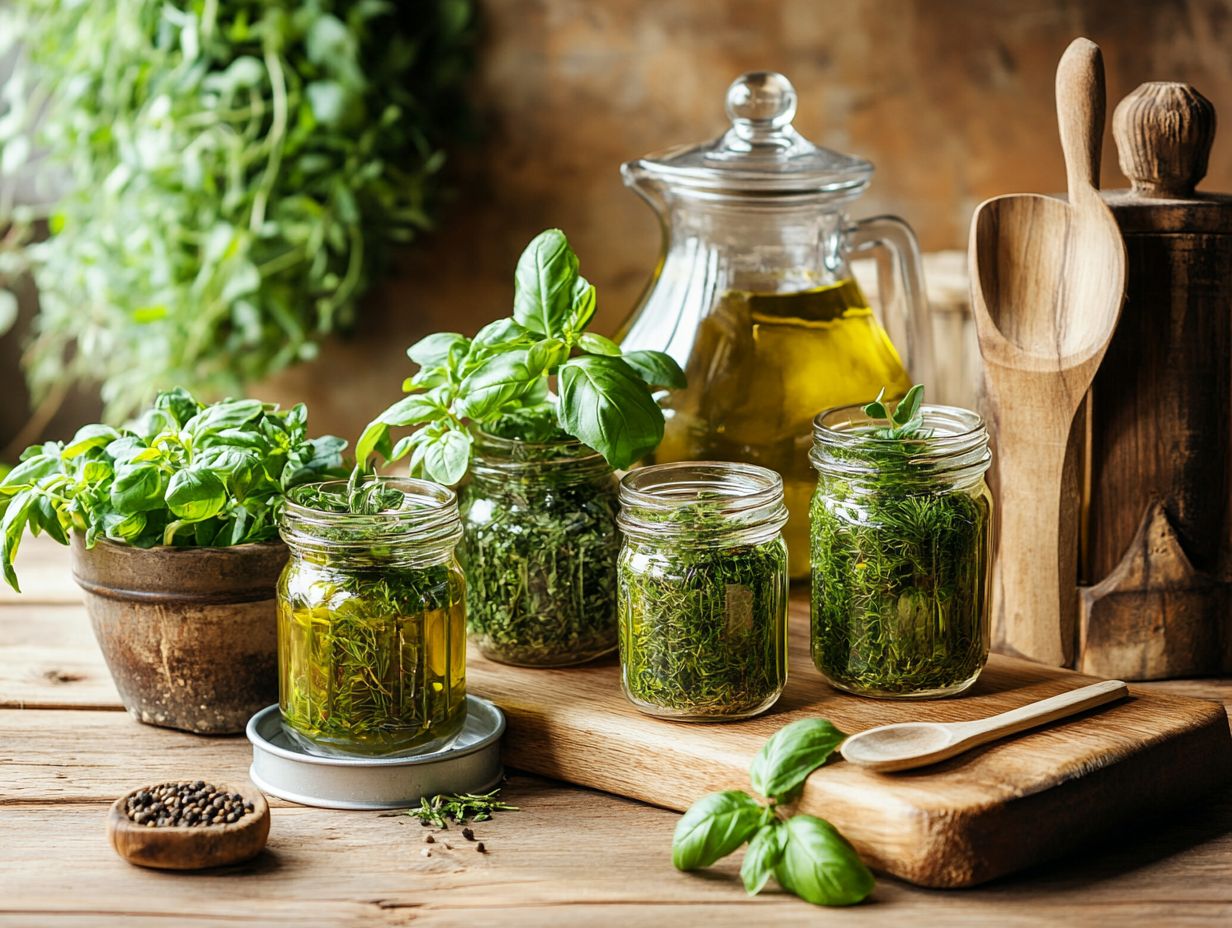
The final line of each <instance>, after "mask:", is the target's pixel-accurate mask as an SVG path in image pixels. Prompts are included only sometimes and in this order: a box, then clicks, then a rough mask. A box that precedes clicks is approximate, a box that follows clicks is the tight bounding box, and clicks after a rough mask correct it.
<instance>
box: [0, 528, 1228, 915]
mask: <svg viewBox="0 0 1232 928" xmlns="http://www.w3.org/2000/svg"><path fill="white" fill-rule="evenodd" d="M18 566H19V573H20V576H21V578H22V580H23V585H24V589H25V590H26V592H25V593H24V594H23V595H22V596H17V595H16V594H12V593H11V592H9V591H8V590H7V588H5V592H4V593H3V594H0V925H32V926H36V925H37V926H41V925H53V926H61V925H83V926H86V925H88V926H109V925H117V926H118V925H126V926H127V925H151V924H167V925H190V926H196V925H238V924H259V925H280V924H295V925H318V924H320V925H356V926H359V925H363V926H380V925H415V926H442V925H457V926H488V925H493V926H496V925H501V926H503V925H515V926H520V925H525V926H556V925H562V926H563V925H582V926H585V928H598V926H607V925H611V926H620V928H626V926H631V925H638V926H642V925H645V926H655V925H660V924H671V925H679V926H693V925H704V926H706V928H723V926H729V925H730V926H742V928H743V926H757V925H769V924H774V925H782V926H791V925H818V924H825V925H828V926H847V925H894V926H899V925H911V926H913V928H917V926H918V928H928V926H967V925H996V926H1026V925H1040V926H1043V925H1048V926H1053V925H1095V924H1099V925H1101V926H1111V925H1143V926H1145V925H1152V926H1156V925H1159V926H1182V925H1195V924H1220V925H1228V924H1232V797H1228V796H1224V797H1222V798H1221V799H1220V800H1219V801H1218V802H1217V803H1216V804H1214V805H1207V806H1206V807H1203V808H1196V809H1193V810H1191V811H1189V812H1187V813H1185V814H1183V815H1181V816H1174V817H1173V818H1172V819H1171V820H1168V821H1163V822H1160V821H1150V820H1149V817H1148V816H1149V811H1150V810H1145V809H1144V810H1143V821H1142V822H1141V823H1139V824H1137V825H1135V826H1134V827H1133V828H1132V829H1128V830H1125V831H1122V832H1121V833H1119V834H1115V835H1111V836H1109V837H1108V838H1107V839H1106V840H1103V841H1101V842H1100V844H1099V845H1096V846H1091V847H1089V848H1088V849H1087V850H1085V851H1084V852H1082V853H1081V854H1079V855H1074V856H1071V857H1068V858H1065V859H1062V860H1058V861H1055V862H1053V863H1050V864H1048V865H1046V866H1043V867H1040V868H1037V869H1035V870H1033V871H1029V872H1027V873H1023V874H1020V875H1018V876H1015V877H1012V878H1007V879H1003V880H1000V881H997V882H995V883H991V884H988V885H985V886H982V887H978V888H976V889H969V890H958V891H935V890H933V891H930V890H923V889H919V888H916V887H913V886H909V885H907V884H904V883H901V882H898V881H895V880H893V879H889V878H882V879H880V880H879V881H878V884H877V889H876V890H875V891H874V893H873V896H872V898H871V900H870V901H869V902H867V903H865V904H863V905H861V906H858V907H856V908H853V909H842V910H838V909H834V910H827V911H819V910H818V909H816V908H814V907H812V906H809V905H807V904H806V903H804V902H801V901H800V900H798V899H796V898H794V897H792V896H789V895H787V894H785V893H783V892H781V891H779V890H777V889H776V888H773V887H771V888H768V889H767V890H765V891H763V893H762V895H761V896H759V897H757V898H754V899H749V898H748V897H746V896H745V894H744V891H743V889H742V888H741V886H740V882H739V878H738V875H737V874H738V865H739V855H736V856H735V858H734V859H729V860H728V861H726V862H724V863H723V864H722V865H720V866H718V867H716V868H714V869H713V871H710V872H706V873H702V874H683V873H677V872H676V871H675V870H674V869H673V868H672V865H671V854H670V845H671V836H672V830H673V828H674V827H675V823H676V819H677V815H676V814H675V813H672V812H667V811H664V810H662V809H656V808H653V807H651V806H646V805H642V804H640V803H637V802H632V801H628V800H624V799H619V798H616V797H613V796H609V795H606V794H603V793H596V792H592V791H589V790H585V789H579V788H576V787H572V786H568V785H565V784H561V783H556V782H551V781H547V780H542V779H539V778H535V777H529V776H524V775H518V774H516V773H515V774H512V775H511V776H510V778H509V782H508V783H507V785H506V787H505V790H504V796H505V798H506V799H508V800H509V801H510V802H513V803H514V804H515V805H518V806H520V807H521V809H522V811H521V812H516V813H507V814H504V815H500V816H498V817H497V818H496V819H495V820H494V821H491V822H485V823H482V824H481V825H479V826H477V827H476V832H477V833H478V837H479V838H480V839H481V840H483V841H484V842H485V844H486V846H487V848H488V850H489V853H487V854H484V855H481V854H478V853H476V852H475V850H474V849H473V846H469V845H468V844H467V842H465V841H462V840H460V836H457V835H456V829H455V831H454V834H455V837H458V838H459V840H456V841H450V842H449V843H450V844H452V845H453V847H452V849H451V850H447V849H445V848H444V846H443V844H442V843H440V842H439V840H438V843H436V844H434V845H432V846H431V848H432V856H431V857H427V858H425V857H423V856H422V855H421V853H420V851H421V850H422V848H423V847H425V845H424V844H423V836H424V834H425V833H426V831H427V830H426V829H424V828H422V827H421V826H420V825H419V824H418V822H416V821H415V820H413V819H410V818H407V817H405V816H391V815H389V814H382V813H375V812H336V811H326V810H322V809H311V808H305V807H301V806H295V805H292V804H290V803H285V802H282V801H280V800H272V801H271V806H272V809H273V823H272V828H271V831H270V841H269V847H268V849H267V850H266V851H265V853H264V854H262V855H261V856H260V857H258V858H257V859H255V860H254V861H252V862H250V863H248V864H245V865H241V866H238V867H233V868H228V869H226V870H222V871H216V872H211V873H201V874H174V873H163V872H156V871H149V870H142V869H139V868H136V867H132V866H129V865H128V864H126V863H124V862H123V861H121V860H120V859H119V858H118V857H117V856H116V855H115V854H114V853H113V852H112V850H111V848H110V846H109V845H108V843H107V838H106V834H105V828H104V822H105V817H106V812H107V808H108V806H109V805H110V803H111V802H112V801H113V800H114V799H115V798H116V797H117V796H119V795H120V794H121V793H123V792H125V791H126V790H127V789H129V788H131V787H133V786H136V785H140V784H142V783H146V782H150V781H157V780H159V779H162V778H168V779H171V778H181V777H186V776H191V777H194V778H196V777H200V778H204V779H212V780H216V781H232V782H235V781H241V780H242V778H244V777H245V776H246V772H247V769H248V764H249V761H250V758H251V752H250V748H249V745H248V742H247V741H246V740H244V739H243V738H242V737H234V738H203V737H197V736H193V735H188V734H184V733H180V732H174V731H168V730H164V729H159V728H152V727H150V726H146V725H141V724H139V723H137V722H136V721H134V720H133V719H131V718H130V717H129V716H128V715H127V714H126V713H124V712H123V711H122V710H121V707H120V703H119V700H118V698H117V696H116V693H115V689H114V688H113V686H112V684H111V680H110V677H109V676H108V674H107V670H106V667H105V666H104V665H103V662H102V658H101V656H100V655H99V653H98V649H97V648H96V646H95V644H94V640H93V637H92V635H91V633H90V628H89V621H88V619H87V618H86V616H85V612H84V609H83V608H82V606H81V605H80V600H79V596H78V593H77V590H76V587H75V586H74V585H73V582H72V579H71V577H70V576H69V570H68V558H67V555H66V552H65V551H63V550H62V549H59V548H57V547H55V546H54V545H50V544H38V543H30V544H28V547H27V548H25V549H23V552H22V556H21V558H20V560H19V565H18ZM797 621H798V617H797ZM1155 685H1157V686H1159V687H1160V688H1162V689H1167V690H1169V691H1171V692H1182V693H1187V694H1189V695H1197V696H1207V697H1209V698H1215V699H1222V700H1223V701H1224V702H1225V704H1228V703H1232V680H1220V681H1178V682H1170V683H1164V684H1155ZM446 840H448V839H447V838H446Z"/></svg>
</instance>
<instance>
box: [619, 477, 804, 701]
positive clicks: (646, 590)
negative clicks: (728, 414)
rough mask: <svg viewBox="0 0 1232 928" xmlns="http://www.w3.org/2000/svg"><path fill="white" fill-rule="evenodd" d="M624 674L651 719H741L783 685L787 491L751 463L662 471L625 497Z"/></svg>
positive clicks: (637, 482)
mask: <svg viewBox="0 0 1232 928" xmlns="http://www.w3.org/2000/svg"><path fill="white" fill-rule="evenodd" d="M620 501H621V511H620V528H621V531H623V532H624V537H625V541H624V547H623V548H622V550H621V555H620V570H619V587H618V589H619V607H620V666H621V682H622V685H623V687H624V691H625V695H626V696H627V697H628V698H629V699H630V701H632V703H633V704H634V705H635V706H637V707H638V708H639V709H641V710H642V711H643V712H646V713H648V714H650V715H655V716H660V717H663V718H673V719H682V720H699V721H702V720H710V721H717V720H724V719H742V718H748V717H750V716H754V715H757V714H758V713H760V712H764V711H765V710H766V709H768V708H770V706H772V705H773V704H774V702H775V700H777V699H778V698H779V694H780V693H781V692H782V691H783V685H784V684H785V683H786V681H787V592H788V589H787V587H788V579H787V577H788V575H787V545H786V543H785V542H784V541H783V533H782V530H783V526H784V525H785V524H786V522H787V508H786V506H785V505H784V503H783V480H782V478H781V477H780V476H779V475H778V474H776V473H775V472H774V471H771V470H767V469H766V468H764V467H756V466H754V465H751V464H729V463H720V462H697V463H673V464H658V465H654V466H652V467H644V468H641V469H639V470H635V471H633V472H632V473H630V474H628V475H626V476H625V478H624V480H623V481H622V482H621V488H620Z"/></svg>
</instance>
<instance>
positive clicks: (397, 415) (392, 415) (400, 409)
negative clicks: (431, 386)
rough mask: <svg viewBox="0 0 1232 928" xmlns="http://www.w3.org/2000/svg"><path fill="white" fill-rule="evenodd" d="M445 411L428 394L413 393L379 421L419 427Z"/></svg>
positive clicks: (381, 416)
mask: <svg viewBox="0 0 1232 928" xmlns="http://www.w3.org/2000/svg"><path fill="white" fill-rule="evenodd" d="M442 412H444V410H442V409H441V407H440V404H439V403H436V402H435V401H434V400H433V398H432V397H430V396H429V395H428V394H426V393H412V394H411V395H410V396H404V397H403V398H402V399H400V400H398V402H396V403H394V404H393V405H392V406H390V407H389V408H388V409H386V410H385V411H384V412H383V413H381V414H380V416H378V417H377V419H378V421H380V422H384V423H386V424H387V425H418V424H419V423H421V422H427V421H428V420H429V419H434V418H436V417H437V416H439V415H440V414H441V413H442Z"/></svg>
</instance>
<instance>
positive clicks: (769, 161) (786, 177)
mask: <svg viewBox="0 0 1232 928" xmlns="http://www.w3.org/2000/svg"><path fill="white" fill-rule="evenodd" d="M795 115H796V88H795V87H793V86H792V84H791V81H789V80H788V79H787V78H786V77H784V76H783V75H782V74H779V73H777V72H775V71H750V72H749V73H747V74H742V75H741V76H740V77H738V78H736V80H734V81H733V82H732V85H731V86H730V87H729V88H728V89H727V116H728V118H729V119H731V124H732V125H731V128H730V129H728V130H727V131H726V132H725V133H723V134H722V135H721V136H719V137H718V138H716V139H713V140H712V141H709V142H703V143H702V144H700V145H681V146H677V147H675V148H669V149H667V150H665V151H660V152H654V153H653V154H649V155H646V156H645V157H644V158H641V159H639V160H638V161H636V162H633V163H632V164H631V165H626V166H625V167H626V168H629V167H634V166H636V167H640V168H641V169H642V170H644V171H645V172H646V173H648V174H650V175H651V176H653V177H656V178H658V179H660V180H662V181H664V182H665V183H667V184H669V185H671V186H675V187H689V188H696V189H699V190H708V191H713V192H716V193H719V192H725V193H751V194H793V193H796V194H800V193H814V194H815V193H825V192H835V193H840V192H842V193H847V194H849V195H854V194H857V193H859V192H860V191H861V190H863V189H864V187H865V186H867V184H868V180H869V176H870V175H871V174H872V173H873V165H872V164H871V163H870V162H868V161H865V160H864V159H863V158H856V157H853V156H851V155H844V154H842V153H840V152H836V151H831V150H830V149H828V148H822V147H820V146H818V145H814V144H813V143H812V142H810V141H809V140H808V139H806V138H805V137H804V136H802V135H801V134H800V133H799V132H797V131H796V130H795V128H794V127H793V126H792V124H791V121H792V120H793V119H794V118H795Z"/></svg>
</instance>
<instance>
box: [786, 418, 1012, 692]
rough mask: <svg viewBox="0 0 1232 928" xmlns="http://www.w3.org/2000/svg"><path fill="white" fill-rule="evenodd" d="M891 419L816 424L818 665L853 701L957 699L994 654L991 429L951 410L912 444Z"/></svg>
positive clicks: (927, 424) (929, 421)
mask: <svg viewBox="0 0 1232 928" xmlns="http://www.w3.org/2000/svg"><path fill="white" fill-rule="evenodd" d="M881 424H882V423H880V422H877V421H874V420H872V419H870V418H869V417H868V416H867V415H865V413H864V412H863V411H862V409H861V407H859V406H848V407H845V408H841V409H832V410H829V411H827V412H824V413H822V414H821V415H819V416H818V417H817V418H816V420H815V421H814V424H813V450H812V452H811V454H810V459H811V461H812V463H813V467H814V468H815V469H816V470H817V475H818V476H817V489H816V492H815V493H814V494H813V501H812V507H811V512H810V534H811V545H812V579H813V591H812V616H811V618H812V623H811V624H812V628H811V644H812V653H813V663H815V664H816V665H817V669H818V670H820V671H821V673H822V675H823V676H824V677H825V678H826V679H827V680H828V681H829V682H830V683H831V684H832V685H833V686H835V687H837V688H839V689H842V690H847V691H848V692H852V693H859V694H861V695H865V696H885V697H898V696H904V697H936V696H949V695H952V694H954V693H958V692H961V691H962V690H965V689H966V688H967V687H969V686H970V685H971V684H972V683H974V682H975V680H976V678H977V677H978V676H979V675H980V671H981V670H982V669H983V667H984V662H985V661H986V660H987V659H988V579H989V570H990V567H991V561H992V547H991V544H990V536H991V524H992V496H991V494H990V493H989V491H988V485H987V484H986V483H985V481H984V474H985V472H986V471H987V470H988V465H989V461H990V460H991V453H990V452H989V450H988V433H987V432H986V431H985V429H984V423H983V420H981V419H980V417H979V416H977V415H976V414H975V413H973V412H968V411H967V410H965V409H955V408H952V407H948V406H925V407H923V424H922V426H921V427H920V428H919V429H917V430H916V431H915V432H913V433H912V434H911V435H909V436H907V437H901V438H892V437H889V436H887V435H886V434H885V432H884V430H883V429H882V428H880V426H881Z"/></svg>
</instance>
